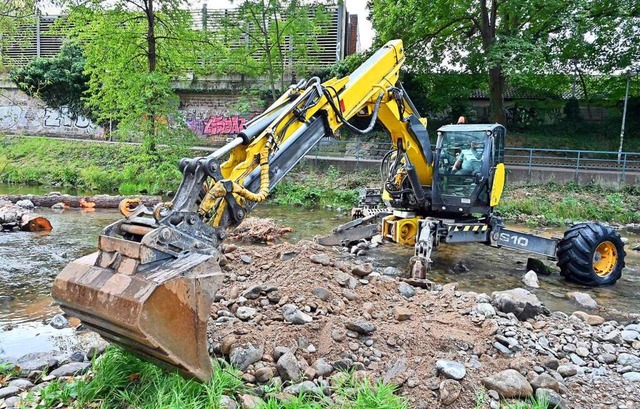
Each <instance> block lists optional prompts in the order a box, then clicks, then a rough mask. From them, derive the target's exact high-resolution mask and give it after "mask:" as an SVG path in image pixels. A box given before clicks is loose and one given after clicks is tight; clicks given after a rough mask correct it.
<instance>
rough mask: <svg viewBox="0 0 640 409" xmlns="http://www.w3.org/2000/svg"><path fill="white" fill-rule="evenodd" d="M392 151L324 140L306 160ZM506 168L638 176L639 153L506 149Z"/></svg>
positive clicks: (366, 157) (364, 158)
mask: <svg viewBox="0 0 640 409" xmlns="http://www.w3.org/2000/svg"><path fill="white" fill-rule="evenodd" d="M391 148H392V144H391V143H389V142H369V141H361V140H349V141H346V140H335V139H330V138H325V139H323V140H322V141H321V142H320V143H319V144H318V145H317V146H316V147H315V148H313V150H312V151H311V152H309V155H308V156H309V157H312V158H316V159H323V158H327V159H333V158H336V159H337V158H340V159H342V160H348V161H355V162H360V161H361V162H371V161H377V160H380V159H382V157H383V156H384V154H385V153H387V152H388V151H389V150H390V149H391ZM504 162H505V164H506V165H511V166H519V167H525V168H527V169H529V171H531V170H533V169H535V168H557V169H568V170H573V171H575V172H584V171H609V172H617V173H620V174H621V176H622V177H624V175H625V174H629V173H640V152H622V153H621V154H620V160H618V152H613V151H587V150H567V149H538V148H509V147H507V148H505V158H504Z"/></svg>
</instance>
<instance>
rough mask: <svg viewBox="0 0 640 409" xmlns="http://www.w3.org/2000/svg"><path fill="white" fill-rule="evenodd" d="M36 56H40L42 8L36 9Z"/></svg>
mask: <svg viewBox="0 0 640 409" xmlns="http://www.w3.org/2000/svg"><path fill="white" fill-rule="evenodd" d="M36 57H40V10H39V9H36Z"/></svg>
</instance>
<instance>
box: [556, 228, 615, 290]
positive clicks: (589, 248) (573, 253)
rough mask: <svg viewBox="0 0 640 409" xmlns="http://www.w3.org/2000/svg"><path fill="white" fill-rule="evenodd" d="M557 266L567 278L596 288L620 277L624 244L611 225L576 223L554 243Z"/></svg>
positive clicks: (610, 283) (613, 281)
mask: <svg viewBox="0 0 640 409" xmlns="http://www.w3.org/2000/svg"><path fill="white" fill-rule="evenodd" d="M557 255H558V267H560V274H561V275H562V276H564V277H565V278H566V279H567V280H570V281H574V282H576V283H579V284H583V285H588V286H590V287H597V286H601V285H612V284H615V282H616V281H618V279H619V278H620V277H621V276H622V269H623V268H624V257H625V256H626V253H625V251H624V243H623V242H622V239H621V238H620V234H618V233H617V232H616V231H615V230H614V229H613V228H611V227H609V226H603V225H601V224H598V223H580V224H576V225H575V226H573V227H572V228H571V229H569V230H567V231H566V232H565V234H564V237H563V239H562V240H561V241H560V243H559V244H558V252H557Z"/></svg>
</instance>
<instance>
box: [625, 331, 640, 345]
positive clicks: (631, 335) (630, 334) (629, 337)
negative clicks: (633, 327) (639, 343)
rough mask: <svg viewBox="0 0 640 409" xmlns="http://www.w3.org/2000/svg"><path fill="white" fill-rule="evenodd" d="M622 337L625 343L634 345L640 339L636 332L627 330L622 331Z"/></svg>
mask: <svg viewBox="0 0 640 409" xmlns="http://www.w3.org/2000/svg"><path fill="white" fill-rule="evenodd" d="M620 337H621V338H622V340H623V341H626V342H628V343H630V344H632V343H633V341H635V340H637V339H640V334H639V333H638V332H636V331H629V330H626V329H625V330H624V331H620Z"/></svg>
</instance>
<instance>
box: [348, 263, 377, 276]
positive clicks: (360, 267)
mask: <svg viewBox="0 0 640 409" xmlns="http://www.w3.org/2000/svg"><path fill="white" fill-rule="evenodd" d="M372 272H373V264H371V263H364V264H356V265H355V266H353V268H352V269H351V274H353V275H354V276H358V277H366V276H368V275H369V274H371V273H372Z"/></svg>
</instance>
